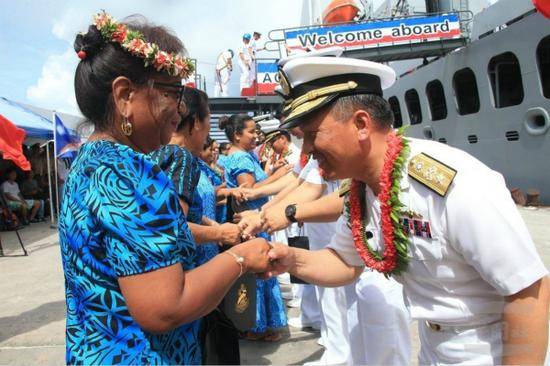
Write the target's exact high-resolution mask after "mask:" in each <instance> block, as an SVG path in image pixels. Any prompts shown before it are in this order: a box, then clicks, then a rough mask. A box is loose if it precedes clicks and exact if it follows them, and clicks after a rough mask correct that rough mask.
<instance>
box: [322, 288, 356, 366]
mask: <svg viewBox="0 0 550 366" xmlns="http://www.w3.org/2000/svg"><path fill="white" fill-rule="evenodd" d="M349 286H355V284H353V285H348V286H342V287H335V288H328V287H318V286H316V289H317V295H318V297H319V308H320V310H321V339H322V342H323V345H324V346H325V352H324V353H323V356H322V357H321V360H320V363H321V364H327V365H334V364H349V363H352V359H351V349H350V340H349V337H350V330H349V326H348V308H347V296H346V287H349Z"/></svg>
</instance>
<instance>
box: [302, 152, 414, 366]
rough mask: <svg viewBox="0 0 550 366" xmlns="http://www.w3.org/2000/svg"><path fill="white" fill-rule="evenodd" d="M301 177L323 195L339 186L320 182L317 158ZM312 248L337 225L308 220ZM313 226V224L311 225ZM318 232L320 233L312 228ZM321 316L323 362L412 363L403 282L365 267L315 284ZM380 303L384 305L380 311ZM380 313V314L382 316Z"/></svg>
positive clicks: (321, 245) (319, 246)
mask: <svg viewBox="0 0 550 366" xmlns="http://www.w3.org/2000/svg"><path fill="white" fill-rule="evenodd" d="M304 174H305V175H307V177H306V178H304V179H305V180H306V181H308V182H310V183H314V184H327V190H326V191H325V194H330V193H332V192H334V191H335V190H338V182H328V181H326V180H324V179H323V178H322V176H321V174H320V172H319V165H318V164H317V161H316V160H314V159H312V160H310V162H309V163H308V165H306V167H305V168H304ZM307 225H308V226H307V228H308V235H309V237H310V242H313V243H314V244H313V245H312V246H311V249H312V250H318V249H322V248H324V247H325V246H326V245H327V238H331V237H332V236H333V235H334V234H335V230H336V225H337V224H336V223H329V224H327V223H317V224H307ZM312 226H313V228H311V227H312ZM314 230H317V231H318V232H316V231H314ZM318 290H319V293H320V303H321V313H322V315H321V316H322V317H323V319H324V320H325V323H326V328H327V332H326V335H325V337H326V338H328V340H325V344H329V345H330V347H331V348H329V347H327V352H326V353H325V355H326V356H325V355H323V356H324V359H322V361H327V362H326V363H348V364H354V365H364V364H368V365H407V364H409V361H410V354H411V339H410V332H409V324H410V316H409V312H408V310H407V309H406V307H405V303H404V301H403V291H402V286H401V285H400V284H399V283H397V282H396V281H395V280H393V279H386V278H385V277H384V276H383V275H382V274H380V273H376V272H372V271H370V270H365V271H364V272H363V274H361V276H360V277H359V279H358V280H357V281H356V282H354V283H352V284H350V285H347V286H343V287H339V288H323V287H318ZM381 304H384V307H383V310H382V309H381ZM382 312H383V314H384V316H381V314H382Z"/></svg>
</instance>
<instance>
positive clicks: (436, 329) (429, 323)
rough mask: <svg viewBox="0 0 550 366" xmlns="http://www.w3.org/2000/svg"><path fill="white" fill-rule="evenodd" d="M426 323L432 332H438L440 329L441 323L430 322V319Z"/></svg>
mask: <svg viewBox="0 0 550 366" xmlns="http://www.w3.org/2000/svg"><path fill="white" fill-rule="evenodd" d="M426 323H427V324H428V327H430V329H431V330H433V331H434V332H439V331H440V330H441V325H439V324H436V323H432V322H430V321H426Z"/></svg>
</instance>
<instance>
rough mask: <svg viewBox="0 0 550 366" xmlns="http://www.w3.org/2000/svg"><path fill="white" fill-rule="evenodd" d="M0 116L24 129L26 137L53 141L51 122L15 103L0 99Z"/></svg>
mask: <svg viewBox="0 0 550 366" xmlns="http://www.w3.org/2000/svg"><path fill="white" fill-rule="evenodd" d="M0 115H2V116H4V118H5V119H7V120H9V121H10V122H12V123H13V124H14V125H16V126H18V127H20V128H22V129H24V130H25V131H26V132H27V137H31V138H37V139H44V140H51V139H53V124H52V122H51V121H50V120H48V119H46V118H44V117H42V116H40V115H39V114H37V113H35V112H33V111H31V110H30V109H28V108H25V107H23V106H22V105H21V104H19V103H17V102H14V101H11V100H9V99H6V98H4V97H0Z"/></svg>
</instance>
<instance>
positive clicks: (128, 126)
mask: <svg viewBox="0 0 550 366" xmlns="http://www.w3.org/2000/svg"><path fill="white" fill-rule="evenodd" d="M120 129H121V130H122V133H123V134H124V135H125V136H130V135H132V132H134V126H133V125H132V122H130V121H128V117H124V120H123V121H122V123H121V124H120Z"/></svg>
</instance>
